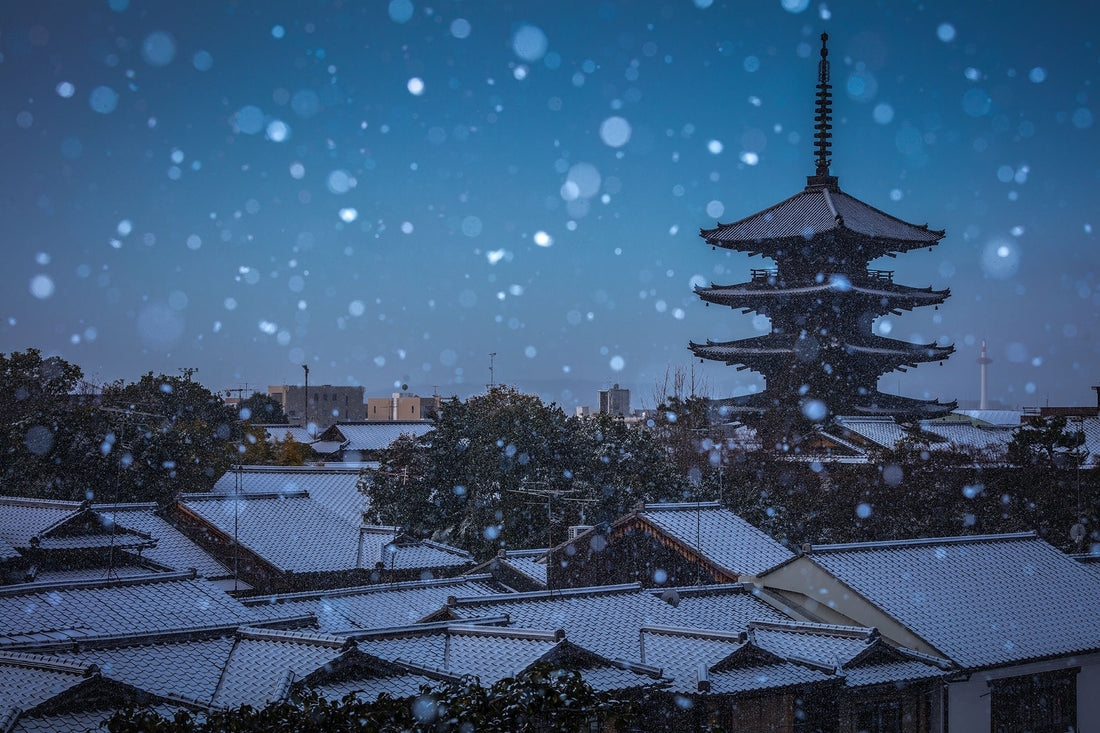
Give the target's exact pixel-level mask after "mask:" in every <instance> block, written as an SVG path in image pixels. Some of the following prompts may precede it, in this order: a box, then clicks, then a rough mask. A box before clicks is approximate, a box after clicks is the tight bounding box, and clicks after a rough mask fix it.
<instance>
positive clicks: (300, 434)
mask: <svg viewBox="0 0 1100 733" xmlns="http://www.w3.org/2000/svg"><path fill="white" fill-rule="evenodd" d="M264 432H265V433H267V438H268V440H270V441H272V442H274V443H282V442H283V441H284V440H286V434H287V433H290V437H291V438H293V439H294V440H295V441H296V442H298V443H303V444H305V445H309V444H310V443H312V442H313V441H315V440H316V439H317V436H316V435H313V434H311V433H310V432H309V430H308V429H307V428H303V427H300V426H298V425H264Z"/></svg>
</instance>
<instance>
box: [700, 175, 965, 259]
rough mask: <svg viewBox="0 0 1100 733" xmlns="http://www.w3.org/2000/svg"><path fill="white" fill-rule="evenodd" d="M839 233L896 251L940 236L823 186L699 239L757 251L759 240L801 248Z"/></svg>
mask: <svg viewBox="0 0 1100 733" xmlns="http://www.w3.org/2000/svg"><path fill="white" fill-rule="evenodd" d="M843 230H847V231H849V232H853V233H855V234H857V235H860V236H862V237H867V238H870V239H875V240H883V241H885V242H888V243H889V245H890V249H897V250H900V251H905V250H908V249H911V248H913V247H922V246H923V247H927V246H930V245H933V244H935V243H936V242H938V241H939V240H940V239H941V238H942V237H943V232H942V231H935V230H931V229H928V227H927V226H923V225H921V226H918V225H915V224H909V223H908V222H905V221H902V220H901V219H898V218H896V217H893V216H890V215H889V214H887V213H885V212H883V211H880V210H879V209H876V208H875V207H873V206H870V205H869V204H865V203H864V202H862V201H860V200H859V199H857V198H855V197H853V196H850V195H848V194H846V193H844V192H843V191H840V190H839V189H833V190H830V189H829V188H828V187H824V186H810V187H807V188H806V189H805V190H803V191H801V192H799V193H797V194H795V195H794V196H791V197H790V198H788V199H786V200H784V201H781V202H779V203H778V204H775V205H774V206H772V207H770V208H768V209H765V210H763V211H760V212H757V213H755V214H752V215H751V216H747V217H745V218H744V219H741V220H740V221H735V222H733V223H730V224H719V225H718V226H717V227H716V228H714V229H708V230H703V231H702V232H701V236H702V237H703V238H704V239H706V241H707V243H708V244H718V245H734V246H736V245H742V246H750V245H755V246H757V247H759V246H760V245H761V244H762V243H765V242H773V243H776V244H785V243H797V244H803V243H805V242H806V241H807V240H810V239H812V238H813V237H814V236H815V235H817V234H819V233H822V232H840V231H843Z"/></svg>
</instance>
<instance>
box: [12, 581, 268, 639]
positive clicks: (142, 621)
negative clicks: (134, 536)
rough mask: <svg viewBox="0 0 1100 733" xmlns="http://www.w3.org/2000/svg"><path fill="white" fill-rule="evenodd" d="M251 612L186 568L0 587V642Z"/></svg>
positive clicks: (195, 622) (170, 625)
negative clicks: (102, 579)
mask: <svg viewBox="0 0 1100 733" xmlns="http://www.w3.org/2000/svg"><path fill="white" fill-rule="evenodd" d="M253 617H254V616H253V614H252V612H250V611H249V610H248V609H247V608H245V607H244V606H243V605H241V604H240V603H239V602H238V601H236V600H234V599H233V598H231V597H229V596H228V595H226V594H225V593H223V592H222V591H220V590H218V589H217V588H215V587H214V586H213V585H211V584H210V583H209V582H208V581H206V580H203V579H196V578H193V577H192V576H191V575H190V574H187V573H160V574H157V575H149V576H144V577H139V578H123V579H120V580H112V581H110V583H107V582H86V583H52V584H51V583H27V584H23V585H16V586H6V587H0V618H2V619H4V623H3V627H2V629H0V647H12V646H16V645H21V646H26V645H30V644H36V643H44V642H48V641H50V640H51V639H53V640H58V641H60V640H64V639H66V638H77V637H80V636H87V635H91V634H115V633H125V632H136V631H156V630H161V629H175V628H180V627H185V626H203V625H208V624H247V623H249V622H250V621H251V620H252V619H253Z"/></svg>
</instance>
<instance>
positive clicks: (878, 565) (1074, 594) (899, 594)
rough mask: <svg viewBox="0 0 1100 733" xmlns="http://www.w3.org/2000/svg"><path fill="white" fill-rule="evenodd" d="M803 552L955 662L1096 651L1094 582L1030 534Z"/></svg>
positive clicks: (1098, 611) (1098, 600) (1099, 598)
mask: <svg viewBox="0 0 1100 733" xmlns="http://www.w3.org/2000/svg"><path fill="white" fill-rule="evenodd" d="M805 557H806V559H808V560H810V561H811V562H813V563H814V564H815V565H816V566H818V567H820V568H821V569H822V570H824V571H825V572H826V573H827V574H829V575H830V576H832V577H834V578H836V579H837V580H839V581H840V582H841V583H843V584H844V585H845V586H847V587H849V588H851V589H852V590H853V591H854V592H855V593H857V594H858V595H859V597H860V598H862V599H864V600H865V601H866V602H867V603H869V604H871V606H873V607H874V608H877V609H878V610H879V611H881V612H883V613H885V614H886V615H888V616H889V617H891V618H892V619H895V620H896V621H897V622H898V623H899V624H900V625H901V626H902V627H904V628H905V629H907V630H909V631H910V632H911V633H913V634H915V635H917V636H918V637H920V638H921V639H923V640H925V641H926V642H927V643H928V644H929V645H930V646H931V647H932V648H934V649H936V650H937V651H938V652H939V653H941V654H942V655H943V656H945V657H947V658H949V659H951V660H952V661H953V662H955V663H956V664H958V665H960V666H962V667H965V668H982V667H993V666H1000V665H1006V664H1018V663H1021V662H1024V661H1027V660H1033V659H1042V658H1047V657H1055V656H1062V655H1068V654H1075V653H1082V652H1090V651H1096V650H1100V585H1098V584H1096V583H1095V581H1094V580H1093V579H1092V576H1091V575H1090V574H1089V573H1088V571H1087V570H1085V569H1084V568H1082V567H1080V565H1079V564H1077V563H1076V562H1075V561H1074V560H1073V559H1072V558H1070V557H1068V556H1066V555H1064V554H1063V553H1061V552H1059V551H1058V550H1057V549H1055V548H1054V547H1052V546H1050V545H1049V544H1047V543H1046V542H1043V541H1042V540H1040V539H1039V538H1038V537H1036V536H1035V535H1034V534H1033V533H1025V534H1015V535H991V536H976V537H948V538H932V539H925V540H905V541H899V542H871V543H855V544H847V545H827V546H815V547H811V548H810V549H809V551H808V552H807V553H806V555H805ZM771 572H772V571H769V573H768V574H765V582H767V580H766V577H767V575H769V574H770V573H771ZM856 613H857V614H858V613H862V612H859V611H856ZM857 620H859V619H857Z"/></svg>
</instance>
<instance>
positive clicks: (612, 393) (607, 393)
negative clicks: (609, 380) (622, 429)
mask: <svg viewBox="0 0 1100 733" xmlns="http://www.w3.org/2000/svg"><path fill="white" fill-rule="evenodd" d="M597 394H598V396H599V411H600V412H601V413H603V414H606V415H614V416H615V417H626V416H627V415H629V414H630V390H629V389H622V388H620V387H619V385H618V384H616V385H614V386H613V387H612V388H611V389H601V390H600V391H599V392H598V393H597Z"/></svg>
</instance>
